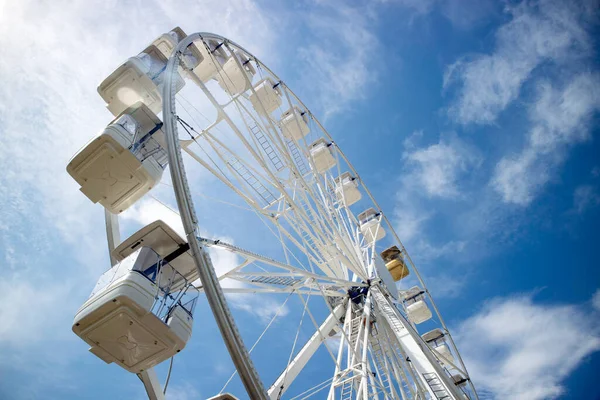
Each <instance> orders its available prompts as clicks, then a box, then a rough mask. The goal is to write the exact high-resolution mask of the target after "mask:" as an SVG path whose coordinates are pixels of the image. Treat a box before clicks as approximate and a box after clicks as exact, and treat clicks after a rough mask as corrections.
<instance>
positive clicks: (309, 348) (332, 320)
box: [267, 303, 346, 400]
mask: <svg viewBox="0 0 600 400" xmlns="http://www.w3.org/2000/svg"><path fill="white" fill-rule="evenodd" d="M345 310H346V307H345V304H344V303H342V304H340V305H339V306H337V307H336V308H335V309H334V310H333V314H330V315H329V317H327V319H326V320H325V322H323V323H322V324H321V326H320V327H319V329H317V331H316V332H315V333H314V335H312V337H311V338H310V339H309V340H308V342H306V344H305V345H304V347H302V349H301V350H300V351H299V352H298V354H297V355H296V357H294V359H293V360H292V362H290V365H288V367H287V368H286V369H285V370H284V371H283V372H282V373H281V375H279V378H277V380H276V381H275V383H273V384H272V385H271V387H270V388H269V390H268V391H267V393H268V395H269V398H270V399H271V400H274V399H277V398H278V397H279V396H280V393H281V394H283V393H285V391H286V390H287V389H288V388H289V387H290V385H291V384H292V382H294V379H296V377H297V376H298V374H299V373H300V371H302V369H303V368H304V367H305V366H306V364H307V363H308V361H309V360H310V359H311V357H312V356H313V355H314V354H315V352H316V351H317V349H318V348H319V346H320V345H321V343H323V342H324V341H325V340H326V339H327V338H328V337H329V336H324V335H327V334H328V333H329V332H331V331H332V330H333V329H334V328H335V327H336V326H338V324H339V321H340V318H341V317H342V315H344V311H345ZM322 332H323V333H322Z"/></svg>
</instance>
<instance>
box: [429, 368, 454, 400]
mask: <svg viewBox="0 0 600 400" xmlns="http://www.w3.org/2000/svg"><path fill="white" fill-rule="evenodd" d="M423 378H425V382H427V384H428V385H429V387H430V388H431V391H432V392H433V394H434V395H435V398H436V399H438V400H441V399H450V398H451V397H450V395H449V394H448V392H447V391H446V388H445V387H444V385H443V384H442V382H441V381H440V378H439V377H438V376H437V374H436V373H433V372H429V373H424V374H423Z"/></svg>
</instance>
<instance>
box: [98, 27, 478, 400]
mask: <svg viewBox="0 0 600 400" xmlns="http://www.w3.org/2000/svg"><path fill="white" fill-rule="evenodd" d="M183 35H184V34H183V32H182V31H181V30H180V29H179V30H178V28H176V29H174V30H173V31H172V32H170V33H169V34H166V35H163V36H161V37H160V38H159V39H157V40H156V41H155V42H154V43H153V45H152V46H150V47H149V48H147V49H146V50H145V51H144V52H143V53H144V54H146V55H143V54H142V55H140V56H138V57H137V58H136V59H135V60H131V59H130V62H128V63H129V64H128V63H126V65H125V64H124V66H122V67H121V68H120V70H118V71H116V72H115V73H113V74H112V75H111V77H109V78H108V79H107V80H106V81H105V82H104V83H103V84H102V85H101V87H103V91H102V93H101V94H103V97H105V99H106V100H107V103H108V106H109V109H111V110H113V111H114V110H118V109H119V108H122V107H124V106H126V107H128V106H130V105H131V104H130V103H131V102H132V101H134V100H135V101H143V102H144V103H145V104H147V105H148V106H149V107H150V108H151V109H155V108H156V107H157V104H159V105H160V104H162V106H163V116H164V122H165V132H166V141H163V143H160V144H161V145H162V146H165V145H166V146H167V147H168V156H169V163H170V164H171V175H172V181H173V185H174V189H175V194H176V197H177V203H178V208H179V211H180V214H181V217H182V221H183V224H184V228H185V232H186V239H187V240H184V239H182V238H180V237H179V236H177V235H176V234H175V235H173V234H172V232H169V229H168V228H165V227H162V226H161V227H159V228H158V231H160V232H161V233H160V234H153V233H152V232H153V231H154V230H155V229H154V228H152V229H151V228H149V227H146V228H144V229H142V230H140V231H139V232H137V233H135V234H134V235H133V236H132V237H131V238H129V239H127V240H126V241H125V242H124V243H123V244H121V245H120V246H118V248H116V249H115V250H114V251H113V252H112V253H111V254H112V255H114V256H115V259H118V258H121V259H122V258H123V257H127V255H128V254H129V253H131V251H133V250H134V248H135V243H137V241H139V240H141V239H143V240H144V241H147V242H148V243H150V242H151V243H152V245H153V246H154V247H157V248H161V246H162V248H163V250H160V251H159V250H157V252H158V253H159V254H160V256H161V257H165V256H167V255H168V253H169V252H172V251H173V249H177V248H178V247H180V246H182V245H184V244H185V242H186V241H187V242H188V243H189V247H190V250H189V252H185V251H184V252H183V255H181V256H180V258H178V259H176V262H179V263H182V265H180V266H179V267H176V269H177V270H179V271H181V272H182V273H183V275H185V276H186V278H189V279H192V278H193V277H196V276H199V277H200V278H201V280H202V286H200V288H199V289H200V291H201V292H203V293H205V294H206V295H207V298H208V301H209V304H210V306H211V309H212V310H213V314H214V316H215V320H216V321H217V324H218V326H219V328H220V330H221V334H222V336H223V339H224V341H225V343H226V345H227V347H228V350H229V352H230V355H231V357H232V359H233V361H234V364H235V365H236V368H237V369H238V371H239V373H240V377H241V378H242V382H243V383H244V385H245V387H246V390H247V392H248V395H249V396H250V398H253V399H255V398H256V399H261V398H267V392H266V391H265V390H264V388H263V387H262V383H261V381H260V379H259V377H258V374H257V372H256V371H255V370H254V367H253V364H252V361H251V359H250V357H249V355H248V353H247V351H246V349H245V346H244V344H243V341H242V340H241V337H240V335H239V332H238V331H237V328H236V326H235V323H234V321H233V319H232V317H231V315H230V313H229V310H228V307H227V303H226V301H225V298H224V296H223V293H299V294H311V295H318V296H321V297H323V298H325V300H326V304H327V306H328V307H330V311H331V314H330V316H329V317H328V318H327V319H326V320H325V322H324V323H323V324H322V325H321V326H320V328H319V329H318V330H317V332H316V333H315V334H314V335H313V336H312V338H311V339H310V340H309V341H308V342H307V343H306V344H305V345H304V346H303V347H302V350H300V352H299V353H298V354H296V355H295V357H294V358H293V359H292V362H290V363H289V365H287V366H285V368H284V370H283V372H282V374H281V375H280V376H279V379H278V380H277V381H276V382H275V383H274V384H273V386H272V387H271V388H270V389H269V391H268V396H269V397H270V398H279V397H280V395H281V394H283V393H284V392H286V391H287V389H288V387H289V385H290V384H291V382H292V381H294V379H295V378H296V377H297V376H298V375H299V374H300V373H301V372H302V370H303V369H304V368H305V367H306V365H307V364H308V361H309V360H310V358H311V357H312V356H313V355H314V354H315V351H316V349H317V348H318V347H319V344H320V343H321V342H322V340H323V338H324V335H323V331H325V330H328V331H331V330H330V329H329V328H330V327H333V328H334V330H335V328H336V327H337V328H338V329H339V331H340V334H341V340H340V346H339V349H338V354H337V358H336V357H333V355H332V358H334V363H333V364H334V365H333V366H332V368H333V367H334V369H335V371H334V375H333V377H332V379H331V380H328V381H326V382H325V383H324V384H323V383H320V384H319V385H317V386H316V387H315V388H313V389H309V390H308V391H307V392H306V393H308V394H307V395H306V397H308V396H311V395H314V396H318V397H321V398H322V397H323V396H322V394H318V393H319V391H320V390H323V389H326V388H329V395H328V398H330V399H334V398H335V399H339V398H341V399H354V398H356V399H367V398H369V399H371V398H373V399H379V398H381V399H388V398H389V399H400V398H401V399H402V400H406V399H425V398H427V397H428V396H429V397H432V398H434V399H435V398H437V399H440V398H447V399H463V398H477V394H476V393H475V391H474V388H473V386H472V383H471V382H470V380H468V379H467V380H464V379H463V378H456V379H454V378H452V376H453V375H455V376H458V375H459V374H461V376H464V377H468V374H467V373H466V368H464V365H463V363H462V360H461V359H460V354H459V353H458V350H457V349H456V347H455V346H454V342H453V341H452V338H451V336H450V335H449V333H448V331H447V328H446V326H445V325H444V323H443V319H442V318H441V316H440V314H439V312H438V310H437V307H436V305H435V303H434V302H433V299H432V298H431V296H430V295H429V293H428V291H427V289H426V287H425V286H424V284H423V282H422V279H421V276H420V275H419V273H418V270H417V269H416V268H415V267H414V264H413V263H412V260H411V259H410V257H409V256H408V254H407V253H406V249H405V248H404V247H403V246H402V243H401V242H400V240H399V239H398V237H397V235H396V233H395V232H394V229H393V227H392V226H391V225H390V224H389V222H388V220H387V218H386V216H385V214H383V213H382V212H381V209H380V207H379V206H378V205H377V203H376V201H375V200H374V199H373V197H372V195H371V193H370V192H369V191H368V189H367V188H366V187H365V186H364V184H363V182H362V180H360V179H359V176H358V174H357V172H356V171H355V169H354V168H353V166H352V165H351V164H350V162H349V161H348V160H347V158H346V157H345V155H344V154H343V153H342V152H341V150H340V149H339V148H337V146H327V144H329V143H332V139H331V137H330V136H329V134H328V133H327V131H326V130H325V129H324V128H323V127H322V125H321V124H320V123H319V121H318V120H317V119H316V118H314V116H313V115H312V114H311V113H310V111H308V109H307V107H306V106H305V105H304V104H303V103H302V102H301V101H300V100H299V99H298V98H297V97H296V96H295V95H294V93H293V92H292V91H291V90H290V89H289V87H288V86H287V85H286V84H285V83H284V82H282V81H281V80H280V79H279V78H278V77H277V76H276V75H275V74H274V73H273V72H272V71H270V70H269V69H268V68H267V67H266V66H264V64H262V63H261V62H260V61H259V60H257V59H256V57H255V56H253V55H252V54H250V53H248V52H247V51H246V50H245V49H243V48H242V47H240V46H239V45H237V44H235V43H233V42H231V41H229V40H227V39H224V38H222V37H220V36H217V35H212V34H204V33H197V34H193V35H191V36H188V37H187V38H185V39H183V40H182V36H183ZM178 41H179V43H177V42H178ZM154 49H156V50H154ZM157 52H158V53H159V54H156V53H157ZM167 53H169V55H170V59H169V61H168V63H166V62H164V61H165V60H164V59H162V58H161V57H165V56H166V55H167ZM142 61H146V62H149V61H150V62H149V63H148V64H147V65H146V70H143V69H142V68H141V66H140V64H139V63H140V62H142ZM159 63H163V65H166V70H165V72H160V73H159V74H157V75H155V76H154V80H153V79H152V76H149V72H148V70H151V69H152V68H153V65H154V66H156V65H159ZM136 68H137V69H136ZM117 72H119V73H117ZM135 74H137V75H135ZM134 75H135V76H136V78H139V82H138V81H135V82H137V83H136V84H133V83H132V82H133V80H132V79H133V78H132V77H133V76H134ZM150 75H151V74H150ZM181 76H183V77H187V78H189V79H191V81H192V83H193V84H194V85H195V86H196V87H197V88H199V89H200V92H201V93H202V94H203V95H204V96H205V99H206V101H207V103H208V105H209V106H212V107H214V109H215V110H216V118H215V120H213V121H208V123H206V124H205V125H199V124H198V123H197V121H196V119H195V118H194V117H192V118H190V119H188V118H187V116H186V117H185V118H186V119H187V120H184V117H183V116H182V115H179V114H178V111H179V110H176V109H175V95H176V94H177V93H178V91H179V90H180V89H181V87H182V84H181V82H180V80H181ZM156 78H158V79H156ZM148 79H149V80H150V82H148ZM211 79H216V80H217V81H218V84H219V85H218V86H217V85H214V84H212V83H210V80H211ZM140 82H141V83H140ZM275 82H276V83H275ZM136 85H137V86H136ZM163 85H164V86H163ZM159 86H161V87H162V90H163V91H162V93H160V92H158V96H155V95H156V93H157V88H158V87H159ZM122 88H124V89H127V90H125V91H121V92H119V90H120V89H122ZM219 88H220V89H219ZM99 91H100V90H99ZM215 91H221V92H220V93H215ZM132 93H133V95H132ZM118 94H121V95H123V94H126V95H127V96H129V97H127V96H118ZM180 95H181V94H179V95H178V96H180ZM136 96H137V97H136ZM223 99H227V100H225V101H224V100H223ZM185 101H187V100H185ZM192 106H193V105H192ZM194 109H195V111H194V112H197V113H200V112H199V111H198V110H197V109H196V108H195V107H194ZM277 110H279V111H280V112H281V111H283V110H287V111H285V112H283V114H282V115H281V118H279V115H280V114H279V113H278V112H277ZM188 111H189V110H188ZM188 113H189V112H188ZM202 117H203V118H204V115H202ZM177 124H180V125H181V129H179V132H178V129H177ZM184 134H187V135H188V136H190V139H189V140H180V137H183V135H184ZM311 143H312V145H311ZM323 144H325V146H323ZM181 150H183V151H185V152H187V153H188V154H189V155H190V156H191V159H192V160H195V161H197V162H198V163H199V164H200V165H202V166H203V167H205V168H206V170H208V171H209V172H210V173H212V174H213V175H214V176H215V177H216V178H217V179H218V180H219V181H220V182H222V183H223V184H225V185H226V186H227V187H229V188H230V189H232V191H233V193H235V194H236V195H238V196H239V197H240V198H241V199H243V200H244V201H245V202H246V204H247V205H248V207H249V208H250V209H251V210H252V211H254V212H255V213H256V215H257V216H259V218H261V219H262V220H263V222H265V223H266V224H267V226H269V227H270V228H269V229H271V231H272V232H273V234H274V237H275V238H276V239H277V240H279V241H280V242H281V246H282V248H283V251H284V254H285V257H286V262H280V261H277V260H274V259H272V258H270V257H267V256H262V255H259V254H256V253H254V252H251V251H248V250H244V249H241V248H239V247H236V246H232V245H229V244H226V243H221V242H219V241H215V240H213V241H211V240H208V239H202V238H200V237H199V235H198V230H197V219H196V215H195V211H194V208H193V202H192V194H193V191H192V190H191V189H190V188H189V186H188V182H187V180H186V177H185V171H184V167H183V161H182V157H181ZM324 150H325V151H324ZM344 170H348V172H346V173H343V174H342V171H344ZM361 192H363V193H365V194H366V195H367V196H366V198H363V196H362V193H361ZM135 200H136V199H133V201H132V203H133V202H135ZM358 202H361V205H362V206H363V207H365V208H367V211H366V212H364V213H362V214H361V215H359V216H358V217H356V216H355V215H354V214H353V213H352V211H351V210H350V208H349V207H350V206H351V205H353V204H356V203H358ZM369 207H370V208H369ZM108 217H109V215H108V214H107V236H108V238H109V242H110V241H112V243H113V244H112V245H109V246H110V247H111V248H112V247H115V246H116V243H117V242H118V239H117V241H116V242H115V240H114V238H113V239H111V237H110V236H111V234H113V233H114V229H111V230H110V231H109V229H108V225H109V223H108V221H109V220H108ZM159 225H160V224H159ZM111 226H112V222H111ZM386 231H389V232H391V234H392V235H391V236H392V237H391V238H390V237H386V235H385V234H386ZM155 233H156V232H155ZM379 243H383V244H385V245H386V246H385V247H383V248H386V247H389V246H390V245H396V246H397V247H398V248H399V250H400V251H402V254H403V255H404V257H405V261H406V264H407V268H409V270H411V271H414V272H415V274H416V277H417V279H418V280H419V282H420V285H421V287H423V288H424V290H423V291H421V290H420V289H419V288H417V289H418V290H419V293H418V294H417V295H416V297H415V296H412V297H411V296H408V294H410V293H412V292H411V290H409V291H406V290H404V291H402V295H403V297H402V298H403V299H404V300H405V302H400V303H398V308H396V306H395V305H394V304H393V303H392V302H391V300H390V299H389V298H390V297H391V298H396V299H397V298H398V297H400V296H399V295H398V293H397V289H396V283H395V282H393V279H391V275H390V274H389V272H388V271H387V269H386V268H385V266H383V267H382V265H383V263H382V261H381V259H380V257H379V252H380V251H381V249H380V248H379V246H380V244H379ZM208 246H215V247H220V248H221V249H225V250H228V251H231V252H233V253H235V254H236V255H237V256H238V257H240V258H242V261H241V263H240V264H239V265H238V266H237V267H235V268H234V269H233V270H231V271H228V272H226V273H224V274H222V275H221V276H220V277H217V276H216V275H215V273H214V269H213V267H212V263H211V260H210V258H209V257H208V254H207V252H206V249H205V247H208ZM190 260H192V261H193V264H194V265H195V269H192V268H190V266H191V265H192V264H191V263H190ZM174 264H175V262H174ZM174 266H175V265H174ZM186 271H187V272H186ZM186 273H188V275H186ZM226 280H234V281H236V282H238V283H240V284H242V286H240V285H236V286H234V287H227V288H221V287H220V285H219V281H222V282H225V281H226ZM400 284H401V282H400ZM330 303H331V304H334V303H335V304H336V305H337V307H336V308H335V309H334V308H333V306H332V305H331V304H330ZM303 304H304V306H305V307H306V303H305V302H304V300H303ZM339 304H344V305H345V307H342V306H340V305H339ZM428 305H431V306H432V307H433V311H434V312H435V314H436V317H437V318H436V319H435V320H432V322H430V323H436V321H439V323H440V325H439V327H440V330H441V331H442V332H445V333H447V334H446V335H445V339H446V340H447V343H448V344H449V345H450V347H452V349H450V348H448V347H447V345H446V342H444V343H443V344H441V343H437V342H432V343H427V341H425V340H423V339H422V338H421V337H420V336H419V333H418V332H417V328H416V327H415V326H414V325H413V324H412V323H410V322H409V320H410V321H412V322H413V323H419V322H423V321H424V320H431V316H432V315H433V314H432V313H431V311H430V310H429V308H428ZM344 309H345V313H346V315H345V318H344V322H343V324H339V323H338V322H337V321H338V319H339V316H340V314H342V313H344V311H343V310H344ZM340 310H342V311H340ZM180 311H181V310H179V311H178V310H174V311H173V315H172V316H171V320H170V321H171V325H172V326H173V327H175V326H176V327H177V330H178V332H183V333H182V334H181V335H180V338H182V340H183V339H185V340H187V338H188V337H189V333H190V332H191V326H190V330H189V331H186V324H185V319H184V318H179V319H178V317H181V316H182V314H181V312H180ZM427 312H428V315H425V314H427ZM308 314H309V315H310V317H311V319H312V320H313V323H315V321H314V318H313V316H312V313H311V312H310V311H308ZM417 321H419V322H417ZM428 324H429V323H428ZM317 325H318V324H317V323H315V326H317ZM340 325H341V326H340ZM186 332H187V333H188V335H187V336H186ZM430 346H431V347H430ZM444 346H445V347H444ZM453 355H456V359H457V361H458V365H456V364H457V363H455V362H454V361H455V359H454V358H453ZM99 356H105V357H107V356H106V355H105V354H99ZM455 382H457V383H456V385H455ZM466 382H468V383H469V385H470V386H471V391H470V392H468V393H467V392H463V389H462V386H463V385H464V384H465V383H466ZM282 384H283V386H284V389H283V390H281V391H280V393H278V389H279V388H280V387H281V386H282ZM457 385H460V387H459V386H457ZM158 387H159V388H160V386H158ZM275 393H277V394H276V395H275ZM149 396H150V397H151V396H152V395H151V394H150V392H149ZM151 398H152V397H151Z"/></svg>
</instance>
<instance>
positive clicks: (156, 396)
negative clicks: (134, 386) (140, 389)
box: [137, 368, 165, 400]
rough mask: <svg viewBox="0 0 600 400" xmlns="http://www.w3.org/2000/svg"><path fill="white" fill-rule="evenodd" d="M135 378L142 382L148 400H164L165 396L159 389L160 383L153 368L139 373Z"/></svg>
mask: <svg viewBox="0 0 600 400" xmlns="http://www.w3.org/2000/svg"><path fill="white" fill-rule="evenodd" d="M137 376H139V377H140V379H141V380H142V383H143V384H144V388H145V389H146V393H147V394H148V399H149V400H165V395H164V394H163V391H162V389H161V387H160V382H159V381H158V376H157V375H156V371H155V370H154V368H150V369H147V370H146V371H144V372H140V373H139V374H137Z"/></svg>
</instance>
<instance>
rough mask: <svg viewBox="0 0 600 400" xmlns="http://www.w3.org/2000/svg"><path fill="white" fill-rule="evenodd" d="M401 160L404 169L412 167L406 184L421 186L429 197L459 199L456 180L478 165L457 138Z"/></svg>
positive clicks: (408, 153) (479, 160)
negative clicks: (403, 162) (404, 163)
mask: <svg viewBox="0 0 600 400" xmlns="http://www.w3.org/2000/svg"><path fill="white" fill-rule="evenodd" d="M403 157H404V159H405V160H406V161H407V166H408V167H409V168H410V167H412V169H411V170H410V172H409V177H407V178H406V180H407V181H409V182H412V183H413V184H416V185H420V186H422V187H423V189H425V192H426V193H427V194H428V195H429V196H431V197H457V196H459V194H460V193H459V190H458V186H457V185H458V182H457V181H458V180H459V178H460V176H461V175H462V174H464V173H467V172H469V171H470V170H471V169H473V168H476V167H477V165H478V164H480V162H481V159H480V157H479V156H478V155H477V152H476V151H475V149H473V148H471V147H469V146H467V145H466V144H465V143H464V142H462V141H461V140H459V139H458V138H457V137H451V138H450V140H444V139H440V141H439V142H438V143H436V144H433V145H431V146H428V147H425V148H419V149H414V150H411V151H407V152H405V153H404V156H403Z"/></svg>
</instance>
